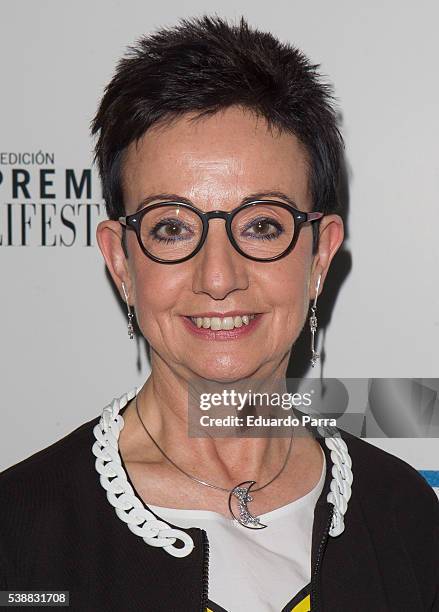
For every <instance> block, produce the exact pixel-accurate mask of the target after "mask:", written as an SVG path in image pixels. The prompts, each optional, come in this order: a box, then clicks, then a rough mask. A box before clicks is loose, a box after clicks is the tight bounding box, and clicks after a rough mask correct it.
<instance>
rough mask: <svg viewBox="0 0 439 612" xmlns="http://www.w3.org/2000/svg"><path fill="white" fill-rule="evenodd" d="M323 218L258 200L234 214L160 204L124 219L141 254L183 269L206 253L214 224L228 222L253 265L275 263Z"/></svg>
mask: <svg viewBox="0 0 439 612" xmlns="http://www.w3.org/2000/svg"><path fill="white" fill-rule="evenodd" d="M323 214H324V213H321V212H303V211H300V210H298V209H297V208H294V207H293V206H291V205H290V204H286V203H285V202H277V201H273V200H256V201H253V202H248V203H246V204H242V205H241V206H238V207H237V208H235V209H234V210H232V211H229V212H226V211H223V210H211V211H209V212H203V211H202V210H199V209H198V208H196V207H195V206H193V205H192V204H186V203H183V202H160V203H158V204H152V205H148V206H146V207H145V208H143V209H141V210H139V211H138V212H136V213H134V214H132V215H127V216H125V217H119V219H118V220H119V222H120V223H121V224H122V225H123V226H125V227H126V228H128V229H131V230H134V231H135V232H136V236H137V240H138V242H139V245H140V248H141V249H142V251H143V252H144V253H145V255H147V256H148V257H149V258H151V259H152V260H154V261H157V262H159V263H166V264H173V263H181V262H183V261H186V260H188V259H189V258H190V257H193V256H194V255H195V254H196V253H198V251H199V250H200V249H201V248H202V246H203V244H204V242H205V240H206V237H207V233H208V231H209V221H210V219H224V221H225V222H226V232H227V236H228V237H229V240H230V242H231V243H232V245H233V247H234V248H235V249H236V250H237V251H238V253H240V254H241V255H243V256H244V257H247V258H248V259H252V260H254V261H275V260H277V259H280V258H281V257H284V256H285V255H287V254H288V253H289V252H290V251H292V249H293V248H294V246H295V244H296V242H297V238H298V236H299V232H300V229H301V228H302V226H303V224H304V223H307V222H308V221H316V220H317V219H320V218H321V217H323Z"/></svg>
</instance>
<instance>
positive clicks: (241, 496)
mask: <svg viewBox="0 0 439 612" xmlns="http://www.w3.org/2000/svg"><path fill="white" fill-rule="evenodd" d="M255 483H256V480H244V481H243V482H240V483H239V484H238V485H236V487H233V489H232V490H231V491H230V493H229V510H230V514H231V515H232V516H233V518H234V519H235V520H236V521H238V523H239V524H240V525H242V526H243V527H247V528H248V529H265V527H267V525H264V524H263V523H261V521H260V519H259V518H258V517H257V516H253V514H252V513H251V512H250V510H249V509H248V506H247V504H248V503H249V502H251V501H253V497H252V496H251V495H250V493H249V491H250V489H251V488H252V486H253V485H254V484H255ZM244 485H248V486H244ZM232 497H236V499H237V500H238V506H239V517H237V516H236V515H235V514H234V512H233V510H232Z"/></svg>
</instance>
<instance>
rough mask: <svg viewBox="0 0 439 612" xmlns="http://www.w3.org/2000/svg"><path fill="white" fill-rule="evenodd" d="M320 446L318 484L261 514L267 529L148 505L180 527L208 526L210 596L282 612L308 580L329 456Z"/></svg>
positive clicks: (231, 608)
mask: <svg viewBox="0 0 439 612" xmlns="http://www.w3.org/2000/svg"><path fill="white" fill-rule="evenodd" d="M320 450H321V452H322V455H323V468H322V473H321V476H320V480H319V482H318V483H317V485H316V486H315V487H314V488H313V489H312V490H311V491H310V492H309V493H307V494H306V495H304V496H303V497H301V498H299V499H296V500H295V501H293V502H291V503H289V504H286V505H285V506H282V507H280V508H276V509H275V510H272V511H271V512H266V513H265V514H260V515H258V516H259V518H260V519H261V522H262V523H264V524H265V525H267V528H266V529H248V528H246V527H242V526H241V525H239V524H237V523H236V522H235V521H234V520H233V519H232V518H231V519H228V518H226V517H224V516H223V515H221V514H219V513H218V512H213V511H211V510H186V509H184V510H183V509H180V508H165V507H163V506H154V505H152V504H147V505H148V507H149V508H150V509H151V510H152V511H153V512H154V513H156V514H157V515H158V516H159V517H161V518H163V519H164V520H165V521H166V520H168V521H169V522H171V523H173V524H174V525H176V526H177V527H182V528H189V527H199V528H201V529H205V530H206V532H207V537H208V538H209V543H210V555H209V593H208V596H209V599H210V600H211V601H212V602H214V603H216V604H219V605H220V606H222V607H223V608H225V609H226V610H227V612H242V611H243V610H251V611H252V612H280V611H281V610H282V609H283V607H284V606H285V605H286V604H287V603H288V602H289V601H290V600H291V599H292V598H293V597H294V596H295V595H296V593H297V592H298V591H300V590H301V589H302V588H303V587H305V586H307V585H308V584H309V582H310V580H311V541H312V528H313V522H314V508H315V505H316V502H317V499H318V498H319V497H320V494H321V492H322V490H323V485H324V481H325V474H326V458H325V454H324V452H323V450H322V449H321V448H320ZM249 509H250V510H251V505H250V507H249Z"/></svg>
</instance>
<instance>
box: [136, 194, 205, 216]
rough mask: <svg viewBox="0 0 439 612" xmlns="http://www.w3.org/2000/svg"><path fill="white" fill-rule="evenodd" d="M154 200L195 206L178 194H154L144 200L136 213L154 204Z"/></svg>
mask: <svg viewBox="0 0 439 612" xmlns="http://www.w3.org/2000/svg"><path fill="white" fill-rule="evenodd" d="M154 200H160V201H163V202H181V203H182V204H190V205H192V206H193V203H192V202H191V201H190V200H188V199H187V198H184V197H183V196H179V195H177V194H176V193H153V194H151V195H149V196H146V198H143V200H142V201H141V202H140V203H139V205H138V206H137V208H136V210H135V211H134V212H139V210H140V209H142V208H145V206H147V205H148V204H150V203H151V202H154Z"/></svg>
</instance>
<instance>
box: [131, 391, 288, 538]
mask: <svg viewBox="0 0 439 612" xmlns="http://www.w3.org/2000/svg"><path fill="white" fill-rule="evenodd" d="M134 403H135V405H136V412H137V416H138V417H139V421H140V422H141V424H142V426H143V429H144V430H145V431H146V433H147V434H148V436H149V437H150V439H151V441H152V442H153V443H154V444H155V446H156V447H157V448H158V450H159V451H160V452H161V453H162V455H163V456H164V457H165V458H166V459H167V460H168V461H169V462H170V463H172V465H173V466H174V467H176V468H177V470H180V472H182V473H183V474H184V475H185V476H187V477H188V478H190V479H191V480H195V482H198V483H200V484H202V485H205V486H206V487H212V488H213V489H218V490H219V491H226V492H227V493H229V500H228V503H229V511H230V514H231V515H232V517H233V518H234V519H235V520H236V521H238V523H239V524H240V525H242V526H243V527H247V528H249V529H264V528H265V527H267V525H264V524H263V523H261V521H260V519H259V518H258V517H257V516H254V515H253V514H252V513H251V512H250V510H249V509H248V506H247V504H248V503H249V502H251V501H253V497H252V496H251V495H250V493H249V491H250V489H251V488H252V487H253V485H254V484H255V483H256V480H244V481H243V482H240V483H239V484H237V485H236V486H234V487H233V488H232V489H227V488H225V487H220V486H218V485H214V484H212V483H210V482H206V481H204V480H201V479H200V478H197V477H196V476H192V475H191V474H189V473H188V472H186V471H185V470H184V469H183V468H181V467H180V466H179V465H177V464H176V463H175V461H173V460H172V459H171V458H170V457H169V456H168V455H167V454H166V453H165V451H164V450H163V449H162V448H161V447H160V446H159V445H158V444H157V442H156V441H155V440H154V438H153V437H152V435H151V434H150V433H149V431H148V429H147V428H146V425H145V423H144V422H143V420H142V417H141V416H140V413H139V407H138V405H137V396H136V397H135V398H134ZM291 430H292V432H291V438H290V444H289V446H288V451H287V455H286V457H285V460H284V462H283V464H282V467H281V468H280V470H279V471H278V473H277V474H275V476H273V478H272V479H271V480H269V481H268V482H266V483H265V484H264V485H262V487H258V488H256V489H252V493H254V492H255V491H260V490H261V489H264V488H265V487H267V486H268V485H269V484H271V483H272V482H273V480H275V479H276V478H277V477H278V476H279V475H280V474H281V473H282V472H283V470H284V468H285V466H286V464H287V461H288V458H289V456H290V452H291V446H292V443H293V437H294V427H292V428H291ZM233 497H235V498H236V499H237V500H238V507H239V516H236V515H235V514H234V512H233V509H232V498H233Z"/></svg>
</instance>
